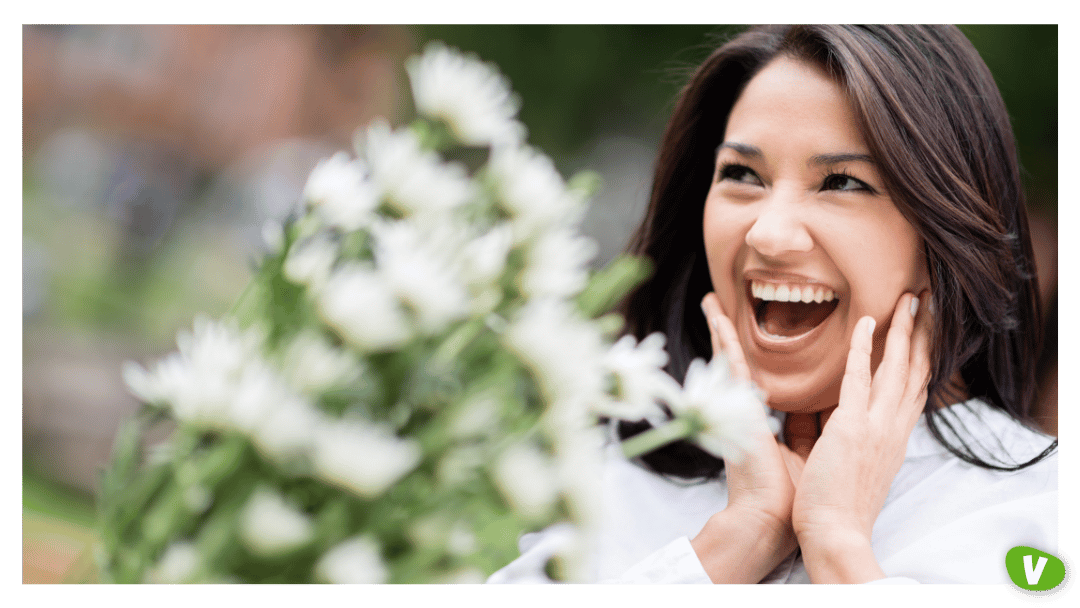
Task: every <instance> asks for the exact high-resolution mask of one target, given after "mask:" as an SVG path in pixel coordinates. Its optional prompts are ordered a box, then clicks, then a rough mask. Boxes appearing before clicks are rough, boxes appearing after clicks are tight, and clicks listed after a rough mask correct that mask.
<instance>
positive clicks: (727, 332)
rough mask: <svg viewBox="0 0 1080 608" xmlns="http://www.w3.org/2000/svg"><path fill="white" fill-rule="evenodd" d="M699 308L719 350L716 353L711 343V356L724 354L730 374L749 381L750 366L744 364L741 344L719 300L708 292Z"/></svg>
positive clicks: (714, 345) (744, 356) (744, 358)
mask: <svg viewBox="0 0 1080 608" xmlns="http://www.w3.org/2000/svg"><path fill="white" fill-rule="evenodd" d="M701 307H702V309H703V310H704V311H705V317H706V318H707V319H708V320H709V326H710V328H711V329H710V333H711V334H712V335H715V336H716V340H717V342H718V343H719V346H720V350H719V351H717V350H716V347H717V342H714V343H713V354H714V355H715V354H716V353H717V352H722V353H724V356H725V357H727V360H728V365H730V366H731V372H732V373H733V374H735V376H736V377H738V378H742V379H743V380H749V379H750V366H749V365H748V364H747V363H746V355H745V354H744V353H743V349H742V344H740V343H739V334H738V333H737V332H736V331H735V325H734V324H732V322H731V319H729V318H728V317H727V315H725V314H724V312H723V310H722V309H721V308H720V298H718V297H716V294H715V293H713V292H709V293H708V294H705V298H704V299H702V300H701Z"/></svg>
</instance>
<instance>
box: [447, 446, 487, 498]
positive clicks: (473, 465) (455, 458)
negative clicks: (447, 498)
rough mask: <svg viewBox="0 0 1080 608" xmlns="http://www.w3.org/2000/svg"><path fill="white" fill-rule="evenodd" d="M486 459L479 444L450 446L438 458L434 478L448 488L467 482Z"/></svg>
mask: <svg viewBox="0 0 1080 608" xmlns="http://www.w3.org/2000/svg"><path fill="white" fill-rule="evenodd" d="M486 461H487V459H486V453H485V452H484V450H483V449H482V448H481V447H480V446H477V445H460V446H458V447H452V448H450V449H449V450H447V451H446V453H445V454H444V455H443V457H442V458H441V459H440V460H439V464H438V466H437V467H436V469H435V480H436V481H437V482H438V484H439V485H440V486H442V487H448V488H449V487H454V486H457V485H461V484H465V483H469V482H470V481H471V480H472V479H473V478H474V477H475V476H476V472H477V470H478V469H479V468H480V467H482V466H483V465H484V463H485V462H486Z"/></svg>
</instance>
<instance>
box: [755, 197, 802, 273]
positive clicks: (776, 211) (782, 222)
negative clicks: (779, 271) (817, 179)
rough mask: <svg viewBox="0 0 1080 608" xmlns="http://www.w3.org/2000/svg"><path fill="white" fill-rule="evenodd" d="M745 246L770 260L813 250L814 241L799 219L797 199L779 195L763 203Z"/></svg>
mask: <svg viewBox="0 0 1080 608" xmlns="http://www.w3.org/2000/svg"><path fill="white" fill-rule="evenodd" d="M746 244H747V245H749V246H750V247H752V248H753V249H754V250H756V251H757V252H758V253H760V254H761V255H762V256H765V257H770V258H781V257H784V255H785V254H791V253H805V252H808V251H810V250H811V249H813V248H814V241H813V239H812V238H811V237H810V233H809V232H808V231H807V229H806V225H805V224H804V222H803V219H802V218H801V217H800V209H799V205H798V200H796V198H795V197H794V196H790V195H784V194H783V193H780V192H777V193H774V194H773V196H772V197H770V198H769V199H768V200H765V201H762V202H761V210H760V213H758V216H757V217H756V218H755V219H754V223H753V225H752V226H750V230H749V231H748V232H747V233H746Z"/></svg>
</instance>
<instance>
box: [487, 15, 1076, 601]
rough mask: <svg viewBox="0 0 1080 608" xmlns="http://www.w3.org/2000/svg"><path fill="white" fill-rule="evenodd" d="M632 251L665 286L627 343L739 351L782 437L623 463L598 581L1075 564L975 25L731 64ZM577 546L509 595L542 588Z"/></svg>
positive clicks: (528, 553)
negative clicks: (1022, 560) (1042, 428)
mask: <svg viewBox="0 0 1080 608" xmlns="http://www.w3.org/2000/svg"><path fill="white" fill-rule="evenodd" d="M632 250H633V251H635V252H636V253H639V254H643V255H647V256H649V257H650V258H651V259H652V260H653V261H654V263H655V267H656V271H655V273H654V276H653V278H652V279H651V280H650V281H648V282H647V283H645V284H644V285H642V286H641V287H640V288H639V289H637V290H636V291H635V292H634V293H632V294H631V295H630V296H629V297H628V298H627V300H626V302H625V303H624V307H623V312H624V315H625V316H626V319H627V322H628V330H629V331H630V332H631V333H633V334H635V335H636V336H637V337H638V338H643V337H644V336H646V335H648V334H650V333H652V332H654V331H660V332H662V333H664V334H665V335H666V337H667V344H668V351H669V354H670V357H671V360H670V363H669V371H670V372H671V373H672V375H673V376H675V377H676V378H681V377H683V376H684V375H685V373H686V370H687V368H688V366H689V362H690V361H691V360H692V359H693V358H695V357H708V356H709V355H710V354H712V353H717V352H721V351H722V352H723V353H724V354H725V355H726V356H727V358H728V360H729V361H730V362H731V365H732V369H733V372H734V373H736V374H740V375H743V376H745V377H750V378H751V379H752V380H753V381H754V382H755V383H757V385H758V386H759V387H761V388H762V389H763V391H764V392H765V393H766V394H767V396H768V404H769V406H770V407H771V408H772V409H773V410H774V411H775V412H776V413H777V415H778V416H780V417H782V418H784V422H783V425H782V431H781V434H780V437H779V438H777V439H774V438H773V437H771V436H769V434H768V432H767V431H763V432H762V433H761V434H760V436H759V437H758V438H757V439H758V441H757V448H756V449H755V450H754V451H753V452H752V453H751V454H750V455H749V457H748V458H747V459H746V460H745V461H744V462H742V463H739V464H734V463H728V464H727V466H726V467H725V464H724V463H723V462H721V461H719V460H717V459H715V458H713V457H712V456H710V455H709V454H707V453H705V452H704V451H702V450H700V449H698V448H696V447H695V446H693V445H691V444H689V443H686V442H679V443H676V444H672V445H669V446H667V447H664V448H661V449H658V450H656V451H654V452H652V453H650V454H647V455H645V456H644V457H642V458H641V459H640V462H638V463H629V462H626V461H625V460H620V459H619V458H618V457H617V456H616V455H615V454H616V452H617V450H616V449H615V448H614V446H612V457H611V458H610V459H609V461H608V464H607V465H606V469H605V474H604V492H605V494H604V496H605V506H604V509H605V514H606V515H607V521H606V522H605V526H606V527H605V529H603V530H602V531H601V532H600V535H599V539H598V544H597V548H596V553H595V556H594V557H595V565H596V576H597V580H611V581H614V582H872V581H883V582H1005V581H1006V580H1007V579H1006V576H1007V575H1006V570H1005V567H1004V558H1005V553H1006V552H1007V551H1008V549H1010V548H1011V547H1013V546H1016V545H1028V546H1033V547H1035V548H1038V549H1041V550H1044V551H1050V552H1054V551H1056V548H1057V547H1056V534H1057V531H1056V500H1057V493H1056V485H1057V459H1056V453H1055V448H1056V441H1051V439H1050V438H1049V437H1046V436H1043V435H1041V434H1039V433H1037V432H1035V431H1032V430H1029V428H1028V425H1029V424H1030V422H1031V417H1030V412H1031V408H1032V404H1033V401H1034V392H1035V377H1034V367H1033V362H1034V361H1035V360H1036V359H1037V355H1038V353H1039V346H1040V336H1039V331H1038V328H1040V327H1041V324H1040V320H1039V302H1038V293H1037V290H1036V284H1035V272H1034V264H1033V256H1032V252H1031V243H1030V238H1029V235H1028V227H1027V220H1026V216H1025V210H1024V198H1023V192H1022V190H1021V186H1020V180H1019V170H1018V165H1017V160H1016V153H1015V144H1014V141H1013V136H1012V131H1011V128H1010V126H1009V120H1008V115H1007V113H1006V110H1005V107H1004V104H1003V102H1002V101H1001V97H1000V94H999V93H998V91H997V88H996V86H995V85H994V81H993V78H992V76H991V75H990V73H989V71H988V70H987V68H986V66H985V65H984V64H983V62H982V61H981V59H980V58H979V56H978V54H977V52H976V51H975V50H974V48H973V47H972V46H971V44H970V43H969V42H968V41H967V40H966V39H965V38H964V36H963V35H962V34H961V33H960V32H959V31H958V30H957V29H956V28H952V27H920V26H914V27H901V26H875V27H854V26H794V27H792V26H783V27H762V28H755V29H752V30H750V31H748V32H746V33H744V34H742V35H740V36H738V37H737V38H735V39H734V40H732V41H731V42H729V43H727V44H725V45H724V46H723V47H721V48H720V49H719V50H717V51H716V52H715V53H714V54H713V55H712V56H711V57H709V59H707V60H706V61H705V63H704V64H703V65H702V66H701V67H700V68H699V69H698V70H697V72H696V73H695V75H694V76H693V77H692V79H691V81H690V83H689V84H688V86H687V87H686V89H685V90H684V91H683V93H682V95H681V97H680V100H679V102H678V104H677V107H676V110H675V113H674V115H673V117H672V119H671V122H670V123H669V125H668V128H667V131H666V133H665V135H664V140H663V144H662V147H661V151H660V156H659V159H658V161H657V169H656V175H655V179H654V185H653V192H652V199H651V202H650V206H649V209H648V212H647V214H646V218H645V220H644V222H643V224H642V226H641V228H640V229H639V232H638V235H637V237H636V239H635V242H634V245H633V246H632ZM699 304H700V306H701V310H702V311H704V315H701V314H700V313H698V312H697V310H698V306H699ZM920 415H921V418H920ZM649 426H650V425H649V423H648V422H645V421H641V422H636V423H634V422H628V421H623V422H620V423H619V424H618V425H617V436H618V438H621V439H625V438H627V437H629V436H631V435H633V434H636V433H638V432H641V431H643V430H645V429H646V428H648V427H649ZM762 428H764V425H762ZM714 479H715V480H716V481H710V480H714ZM695 482H696V483H695ZM560 534H561V531H560V530H558V529H552V530H548V531H545V532H544V533H542V534H540V535H527V536H526V537H523V539H522V548H523V555H522V557H521V558H519V559H518V560H516V561H515V562H513V563H512V564H510V565H509V566H507V567H506V568H504V569H503V570H500V571H499V572H497V573H495V574H494V575H493V576H492V577H491V581H492V582H513V581H521V582H524V581H535V580H540V579H542V578H543V577H542V575H541V574H540V572H538V571H537V568H538V567H539V568H542V567H543V564H544V562H546V560H547V558H548V557H549V556H550V555H552V554H554V552H556V550H557V549H558V546H559V542H560ZM541 572H542V571H541Z"/></svg>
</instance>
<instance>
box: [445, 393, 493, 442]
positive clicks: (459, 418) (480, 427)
mask: <svg viewBox="0 0 1080 608" xmlns="http://www.w3.org/2000/svg"><path fill="white" fill-rule="evenodd" d="M498 428H499V402H498V400H497V397H496V396H495V395H478V396H475V397H472V398H470V399H469V400H468V401H466V402H465V403H464V404H463V405H462V406H461V409H460V410H458V411H457V412H456V413H455V414H454V416H453V417H452V418H451V419H450V427H449V429H448V430H449V431H450V434H451V436H453V437H456V438H467V437H478V436H484V435H488V434H490V433H492V432H494V431H497V430H498Z"/></svg>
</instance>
